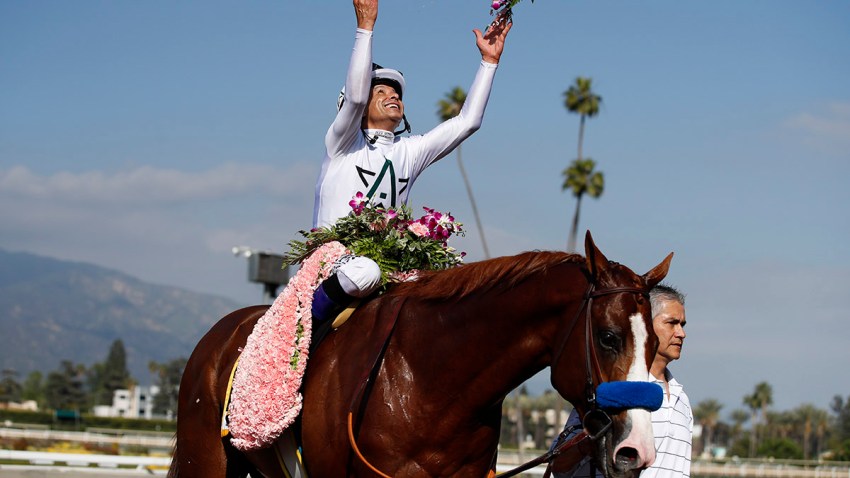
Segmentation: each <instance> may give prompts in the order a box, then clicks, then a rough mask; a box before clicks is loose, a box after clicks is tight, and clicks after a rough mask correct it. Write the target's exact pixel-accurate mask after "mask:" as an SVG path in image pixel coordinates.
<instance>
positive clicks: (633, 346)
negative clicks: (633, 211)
mask: <svg viewBox="0 0 850 478" xmlns="http://www.w3.org/2000/svg"><path fill="white" fill-rule="evenodd" d="M585 251H586V255H585V259H586V271H585V272H586V275H587V279H588V286H587V291H586V293H585V295H584V300H583V301H582V303H581V304H580V305H579V306H578V308H577V309H576V308H575V307H568V308H567V311H566V312H565V313H564V317H563V324H562V326H561V327H560V330H559V333H558V334H557V335H558V337H556V343H555V357H554V361H553V363H552V384H553V386H554V387H555V389H556V390H558V392H559V393H561V395H562V396H564V398H566V399H567V400H569V401H570V402H571V403H572V404H573V406H574V407H575V408H576V410H577V411H578V413H579V416H581V417H586V416H587V414H588V413H589V412H591V413H590V415H589V417H588V419H587V420H585V428H586V429H587V430H586V431H588V432H598V431H599V430H600V429H601V427H602V425H603V424H605V423H600V422H607V420H608V417H610V422H611V425H610V427H608V428H607V430H605V431H604V432H602V433H600V436H599V437H598V438H597V439H596V440H595V447H594V459H595V461H596V463H597V466H598V469H599V470H601V471H603V472H604V473H605V475H606V476H607V477H609V478H611V477H616V478H620V477H634V476H637V474H638V473H639V472H640V470H642V469H643V468H645V467H647V466H649V465H651V464H652V462H653V460H654V459H655V447H654V439H653V435H652V422H651V419H650V412H649V411H647V410H645V409H640V408H633V409H630V410H622V409H621V410H604V411H603V410H602V409H601V408H599V407H598V404H597V401H596V396H595V391H596V387H597V386H598V385H599V384H600V383H602V382H620V381H630V382H647V381H649V380H650V375H649V368H650V365H651V364H652V360H653V358H654V356H655V351H656V348H657V346H658V340H657V338H656V336H655V332H654V330H653V327H652V314H651V310H650V304H649V296H648V293H649V290H650V289H652V287H654V286H655V285H656V284H658V283H659V282H661V280H662V279H663V278H664V276H665V275H666V274H667V270H668V268H669V266H670V260H671V259H672V256H673V254H672V253H671V254H670V255H668V256H667V257H666V258H665V259H664V260H663V261H662V262H661V263H660V264H658V265H657V266H655V267H654V268H653V269H652V270H651V271H649V272H647V273H646V274H644V275H643V276H639V275H637V274H635V273H634V272H633V271H631V270H630V269H629V268H627V267H626V266H623V265H621V264H618V263H616V262H611V261H609V260H608V259H607V258H605V256H604V255H603V254H602V253H601V252H600V251H599V249H598V248H597V247H596V245H595V244H594V242H593V238H592V237H591V236H590V232H588V233H587V236H586V239H585ZM588 308H589V310H588ZM655 390H657V389H655ZM603 412H604V413H603ZM592 428H597V430H593V429H592Z"/></svg>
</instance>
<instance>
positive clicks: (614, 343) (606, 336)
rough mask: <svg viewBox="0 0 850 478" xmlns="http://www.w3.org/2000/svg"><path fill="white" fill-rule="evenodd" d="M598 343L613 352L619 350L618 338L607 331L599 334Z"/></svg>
mask: <svg viewBox="0 0 850 478" xmlns="http://www.w3.org/2000/svg"><path fill="white" fill-rule="evenodd" d="M599 343H600V344H602V346H603V347H605V348H606V349H609V350H611V351H613V352H617V351H619V350H620V338H619V337H617V336H616V335H614V334H613V333H612V332H609V331H607V330H606V331H603V332H602V333H601V334H599Z"/></svg>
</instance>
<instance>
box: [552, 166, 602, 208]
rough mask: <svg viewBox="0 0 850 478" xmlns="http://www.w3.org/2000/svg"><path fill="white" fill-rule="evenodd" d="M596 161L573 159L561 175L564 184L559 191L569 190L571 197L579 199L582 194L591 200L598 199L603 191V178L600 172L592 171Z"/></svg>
mask: <svg viewBox="0 0 850 478" xmlns="http://www.w3.org/2000/svg"><path fill="white" fill-rule="evenodd" d="M595 167H596V161H594V160H593V159H591V158H585V159H574V160H573V162H572V163H570V165H569V166H568V167H567V168H566V169H564V170H563V171H562V172H561V174H562V175H563V176H564V183H563V184H562V185H561V190H563V191H567V190H570V191H572V193H573V196H576V197H580V196H583V195H584V194H587V195H588V196H590V197H592V198H598V197H599V196H601V195H602V193H603V192H604V191H605V176H604V173H602V172H601V171H594V168H595Z"/></svg>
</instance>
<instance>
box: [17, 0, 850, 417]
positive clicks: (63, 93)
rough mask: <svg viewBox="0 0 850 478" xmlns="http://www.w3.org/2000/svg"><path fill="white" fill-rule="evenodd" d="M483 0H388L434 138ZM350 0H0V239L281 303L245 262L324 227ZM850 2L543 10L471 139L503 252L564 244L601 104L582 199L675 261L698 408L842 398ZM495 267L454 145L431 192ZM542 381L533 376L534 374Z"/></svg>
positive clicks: (628, 251)
mask: <svg viewBox="0 0 850 478" xmlns="http://www.w3.org/2000/svg"><path fill="white" fill-rule="evenodd" d="M490 19H491V18H490V17H489V15H488V6H487V2H484V1H481V2H472V1H468V0H467V1H463V2H458V1H456V0H425V1H404V2H389V1H385V2H384V4H383V5H382V9H381V12H380V15H379V19H378V25H377V27H376V36H375V48H374V57H375V60H376V61H377V62H379V63H381V64H383V65H385V66H392V67H396V68H397V69H399V70H401V71H403V72H404V74H405V78H406V79H407V84H408V91H409V92H408V94H407V95H406V97H405V103H406V109H407V112H408V118H409V119H410V121H411V123H412V125H413V128H414V132H424V131H426V130H428V129H430V128H431V127H433V126H434V125H435V124H436V123H437V116H436V114H435V112H436V108H437V107H436V102H437V100H438V99H440V98H441V97H442V96H443V95H444V94H445V93H446V92H448V91H449V90H450V89H451V88H452V87H454V86H462V87H463V88H465V89H466V88H468V86H469V83H470V82H471V80H472V76H473V74H474V73H475V70H476V68H477V63H478V60H479V58H480V57H479V55H478V52H477V50H476V48H475V46H474V37H473V35H472V33H471V29H472V28H474V27H478V28H483V27H484V26H485V25H486V24H487V23H489V21H490ZM354 25H355V23H354V15H353V10H352V7H351V4H350V2H316V1H314V2H306V1H301V0H294V1H287V2H283V1H275V2H271V1H257V2H240V3H235V2H221V1H212V2H210V1H203V2H201V1H189V0H187V1H183V2H169V1H164V0H147V1H144V2H115V1H86V2H66V1H34V2H25V1H4V2H0V223H2V226H1V227H0V247H2V248H4V249H7V250H11V251H27V252H32V253H37V254H43V255H48V256H52V257H57V258H61V259H68V260H78V261H86V262H93V263H97V264H100V265H103V266H107V267H111V268H115V269H118V270H121V271H124V272H127V273H130V274H133V275H135V276H138V277H140V278H142V279H144V280H147V281H150V282H156V283H164V284H170V285H176V286H180V287H185V288H188V289H192V290H196V291H200V292H206V293H213V294H219V295H224V296H228V297H231V298H234V299H235V300H238V301H240V302H242V303H245V304H249V303H256V302H259V301H260V300H261V299H262V294H261V289H260V288H259V286H257V285H254V284H250V283H248V282H247V281H246V269H247V267H246V263H245V261H244V259H241V258H235V257H234V256H233V255H232V254H231V252H230V251H231V248H232V247H233V246H236V245H247V246H251V247H254V248H257V249H266V250H272V251H278V252H283V251H284V250H285V249H286V247H285V245H286V243H287V242H288V241H289V240H290V239H292V238H294V237H295V236H296V231H298V230H299V229H303V228H307V227H309V226H310V220H311V217H312V204H313V185H314V182H315V179H316V176H317V174H318V169H319V164H320V161H321V158H322V154H323V136H324V133H325V131H326V129H327V127H328V125H329V124H330V121H331V120H332V118H333V115H334V113H335V102H336V97H337V94H338V92H339V89H340V87H341V85H342V82H343V79H344V74H345V71H346V67H347V60H348V56H349V53H350V50H351V45H352V41H353V34H354ZM848 25H850V3H847V2H841V1H821V2H801V1H784V0H769V1H768V0H759V1H747V2H738V1H731V0H721V1H714V2H674V1H669V0H659V1H655V2H631V1H625V0H624V1H595V2H591V1H554V0H538V1H537V2H534V3H533V4H532V3H531V2H523V3H521V4H520V5H519V6H518V7H517V8H516V23H515V27H514V29H513V31H512V32H511V34H510V37H509V43H508V45H507V48H506V51H505V54H504V56H503V58H502V64H501V65H500V67H499V71H498V73H497V76H496V81H495V86H494V90H493V94H492V96H491V100H490V104H489V106H488V110H487V115H486V117H485V121H484V125H483V127H482V129H481V130H480V131H479V132H478V133H476V134H475V135H474V136H473V137H472V138H470V139H469V140H468V141H467V142H465V143H464V145H463V157H464V162H465V165H466V168H467V170H468V173H469V175H470V177H471V180H472V181H473V188H474V191H475V196H476V200H477V202H478V206H479V210H480V212H481V215H482V221H483V223H484V227H485V233H486V238H487V240H488V243H489V245H490V249H491V252H492V253H493V254H495V255H509V254H515V253H518V252H522V251H525V250H530V249H563V248H564V247H565V245H566V239H567V232H568V229H569V220H570V218H571V215H572V211H573V208H574V204H575V203H574V200H573V199H572V197H571V196H570V195H568V194H565V193H562V192H561V189H560V186H561V181H562V178H561V175H560V173H561V170H562V169H563V168H564V167H565V166H566V165H567V164H568V162H569V161H570V160H572V159H573V158H574V157H575V156H576V140H577V132H578V118H577V117H576V116H574V115H570V114H567V112H566V110H565V109H564V107H563V98H562V94H563V92H564V91H565V90H566V89H567V87H568V86H569V85H570V84H571V83H572V82H573V80H574V79H575V77H576V76H579V75H582V76H590V77H592V78H593V85H594V89H595V90H596V91H597V93H598V94H600V95H601V96H602V98H603V106H602V110H601V112H600V114H599V116H598V117H596V118H593V119H591V120H589V122H588V124H587V131H586V136H585V149H584V153H585V155H586V156H590V157H592V158H594V159H595V160H596V161H597V163H598V167H599V169H601V170H602V171H604V173H605V175H606V190H605V194H604V195H603V196H602V197H601V198H600V199H599V200H592V199H588V200H585V201H584V204H583V208H582V220H581V225H580V227H581V230H585V229H590V230H591V231H592V232H593V234H594V237H595V239H596V241H597V244H598V245H599V246H600V248H601V249H602V250H603V252H605V253H606V254H607V255H608V257H609V258H611V259H613V260H616V261H618V262H622V263H624V264H627V265H629V266H631V267H633V268H634V269H635V270H636V271H637V272H639V273H643V272H646V271H647V270H649V269H650V268H651V267H653V266H654V265H655V264H656V263H658V262H659V261H660V260H661V259H662V258H663V257H664V256H665V255H666V254H667V253H669V252H670V251H675V253H676V256H675V258H674V261H673V266H672V269H671V273H670V276H669V279H670V282H672V283H674V284H676V285H678V286H679V287H681V288H682V289H683V290H684V291H685V292H686V293H687V294H688V304H687V310H688V319H689V325H688V332H689V337H688V339H687V340H686V345H685V351H684V359H683V360H682V361H680V362H679V363H676V364H674V366H673V370H674V373H675V374H676V375H677V377H678V378H679V379H680V381H681V382H683V383H684V384H685V386H686V390H688V391H689V393H690V395H691V398H692V401H693V402H695V403H696V402H699V401H700V400H703V399H706V398H717V399H719V400H721V402H723V403H724V404H725V409H724V412H730V411H731V410H732V409H734V408H740V407H742V406H743V405H742V403H741V398H742V397H743V395H744V394H747V393H750V392H751V391H752V390H753V388H754V386H755V384H756V383H757V382H760V381H767V382H769V383H770V384H771V385H772V386H773V387H774V400H775V406H776V407H777V408H778V409H790V408H792V407H795V406H796V405H798V404H801V403H804V402H810V403H813V404H815V405H817V406H820V407H826V406H827V405H828V403H829V401H830V399H831V398H832V396H833V395H835V394H841V395H843V396H847V395H850V369H848V367H846V364H847V363H848V362H850V333H848V332H850V331H848V313H847V311H846V303H847V299H850V247H848V244H847V239H848V237H850V223H849V221H848V216H850V214H848V205H850V193H848V188H847V187H846V186H845V184H844V183H845V181H846V178H847V177H848V176H849V175H850V61H848V58H850V29H848V28H847V26H848ZM411 202H412V205H413V206H414V207H416V208H418V207H419V206H423V205H427V206H431V207H435V208H437V209H439V210H444V211H446V210H447V211H451V212H452V213H453V214H454V215H455V216H456V217H458V218H459V219H460V220H462V221H464V222H466V224H467V226H468V227H467V229H468V235H467V237H466V238H464V239H462V240H460V241H458V242H456V243H455V246H457V247H458V248H460V249H462V250H466V251H467V252H468V253H469V258H470V259H471V260H478V259H481V258H483V253H482V251H481V247H480V236H479V234H478V231H477V230H476V229H475V227H474V220H473V217H472V213H471V207H470V206H469V201H468V199H467V196H466V193H465V190H464V188H463V183H462V180H461V178H460V174H459V171H458V167H457V163H456V160H455V158H454V156H450V157H448V158H446V159H444V160H443V161H442V162H440V163H438V164H437V165H435V166H433V167H432V168H431V169H430V170H429V171H428V172H427V173H426V174H425V175H424V176H423V177H422V178H421V179H420V180H419V182H417V185H416V187H415V188H414V190H413V194H412V195H411ZM546 385H547V379H546V378H545V377H542V376H540V377H536V378H535V379H534V380H533V384H532V387H533V388H536V389H540V388H542V387H545V386H546Z"/></svg>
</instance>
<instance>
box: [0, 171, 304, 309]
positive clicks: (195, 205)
mask: <svg viewBox="0 0 850 478" xmlns="http://www.w3.org/2000/svg"><path fill="white" fill-rule="evenodd" d="M316 174H317V171H316V170H315V168H311V167H308V166H305V165H294V166H292V167H289V168H287V169H281V168H274V167H269V166H261V165H238V166H237V165H233V164H228V165H223V166H218V167H215V168H212V169H210V170H206V171H198V172H187V171H177V170H167V169H156V168H153V167H150V166H145V167H140V168H137V169H133V170H127V171H121V172H117V173H105V172H102V171H90V172H85V173H70V172H58V173H54V174H50V175H39V174H37V173H34V172H33V171H31V170H30V169H28V168H27V167H25V166H16V167H12V168H10V169H6V170H2V169H0V223H2V224H3V227H2V233H0V247H2V248H4V249H8V250H13V251H27V252H32V253H36V254H41V255H47V256H51V257H57V258H61V259H68V260H77V261H84V262H92V263H95V264H98V265H102V266H105V267H109V268H114V269H118V270H121V271H124V272H127V273H130V274H132V275H135V276H137V277H139V278H142V279H144V280H148V281H152V282H157V283H164V284H172V285H178V286H182V287H188V288H191V289H194V290H198V291H202V292H209V293H214V294H220V295H228V296H230V297H243V298H244V297H246V295H247V297H248V299H246V300H248V301H249V303H250V301H253V299H252V298H253V297H255V295H254V293H255V291H254V289H255V287H256V286H255V285H252V284H247V283H246V282H245V273H244V264H242V262H244V261H237V260H236V259H234V258H233V256H232V254H231V253H230V249H231V247H233V246H235V245H242V244H245V245H249V246H251V247H256V248H259V249H270V250H275V251H280V252H283V250H284V249H285V246H286V243H287V242H288V241H289V240H290V239H293V238H294V237H295V233H296V231H297V230H299V229H304V228H308V227H309V226H310V218H311V212H312V205H313V183H314V181H315V177H316ZM256 297H259V296H256Z"/></svg>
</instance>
